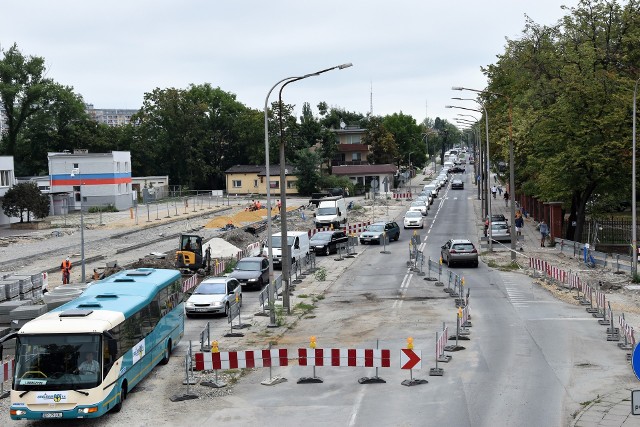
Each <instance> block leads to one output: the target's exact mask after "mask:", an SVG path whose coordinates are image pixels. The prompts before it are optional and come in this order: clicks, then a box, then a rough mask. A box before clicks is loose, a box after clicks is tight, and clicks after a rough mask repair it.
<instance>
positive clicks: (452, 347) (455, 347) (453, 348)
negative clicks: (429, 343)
mask: <svg viewBox="0 0 640 427" xmlns="http://www.w3.org/2000/svg"><path fill="white" fill-rule="evenodd" d="M464 349H465V348H464V347H463V346H461V345H448V346H446V347H445V348H444V351H451V352H454V351H460V350H464Z"/></svg>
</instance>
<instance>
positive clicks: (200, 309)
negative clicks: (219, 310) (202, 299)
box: [196, 308, 207, 311]
mask: <svg viewBox="0 0 640 427" xmlns="http://www.w3.org/2000/svg"><path fill="white" fill-rule="evenodd" d="M196 311H207V309H206V308H196Z"/></svg>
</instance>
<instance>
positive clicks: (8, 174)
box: [0, 156, 20, 225]
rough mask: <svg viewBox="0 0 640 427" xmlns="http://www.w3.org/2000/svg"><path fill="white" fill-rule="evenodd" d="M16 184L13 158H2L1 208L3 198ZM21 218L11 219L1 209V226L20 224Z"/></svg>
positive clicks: (0, 166)
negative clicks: (13, 223)
mask: <svg viewBox="0 0 640 427" xmlns="http://www.w3.org/2000/svg"><path fill="white" fill-rule="evenodd" d="M15 184H16V177H15V173H14V171H13V156H0V207H1V206H2V198H3V197H4V195H5V194H6V193H7V191H8V190H9V189H10V188H11V187H13V186H14V185H15ZM19 220H20V219H19V218H10V217H8V216H6V215H5V214H4V212H3V211H2V209H0V225H6V224H11V223H12V222H18V221H19Z"/></svg>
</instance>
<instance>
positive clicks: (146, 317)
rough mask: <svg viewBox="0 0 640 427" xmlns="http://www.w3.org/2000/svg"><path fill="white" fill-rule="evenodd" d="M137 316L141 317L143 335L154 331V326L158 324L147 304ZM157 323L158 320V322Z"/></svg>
mask: <svg viewBox="0 0 640 427" xmlns="http://www.w3.org/2000/svg"><path fill="white" fill-rule="evenodd" d="M136 316H139V319H140V332H141V333H142V337H143V338H144V337H146V336H147V335H149V334H150V333H151V332H153V328H155V326H156V324H155V323H154V322H153V321H152V320H151V310H150V307H149V306H148V305H147V306H146V307H143V308H142V309H141V310H140V311H139V312H138V313H137V314H136ZM156 323H157V322H156Z"/></svg>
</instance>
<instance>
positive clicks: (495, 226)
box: [491, 221, 511, 242]
mask: <svg viewBox="0 0 640 427" xmlns="http://www.w3.org/2000/svg"><path fill="white" fill-rule="evenodd" d="M491 240H493V241H494V242H511V230H509V226H508V225H507V223H506V221H494V222H492V223H491Z"/></svg>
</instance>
